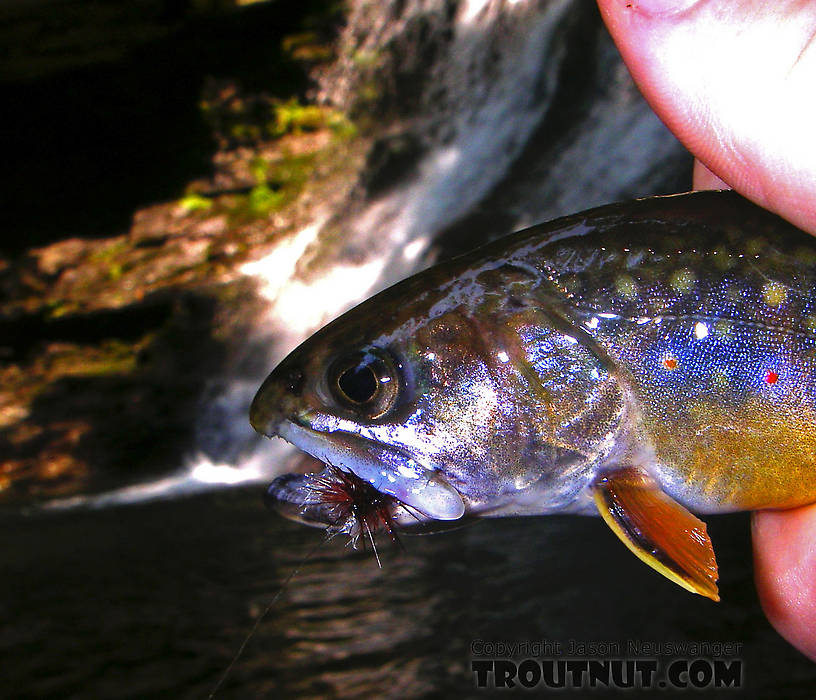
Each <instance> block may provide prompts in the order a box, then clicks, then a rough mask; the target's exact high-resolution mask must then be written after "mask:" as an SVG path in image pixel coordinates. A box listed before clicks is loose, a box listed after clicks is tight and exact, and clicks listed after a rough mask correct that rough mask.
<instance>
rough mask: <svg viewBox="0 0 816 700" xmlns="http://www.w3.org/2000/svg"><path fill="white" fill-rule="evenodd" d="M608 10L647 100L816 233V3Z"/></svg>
mask: <svg viewBox="0 0 816 700" xmlns="http://www.w3.org/2000/svg"><path fill="white" fill-rule="evenodd" d="M599 6H600V8H601V13H602V15H603V17H604V20H605V22H606V24H607V26H608V27H609V30H610V32H611V33H612V36H613V38H614V39H615V42H616V44H617V45H618V48H619V49H620V52H621V54H622V55H623V57H624V60H625V61H626V64H627V66H628V68H629V70H630V72H631V73H632V76H633V77H634V79H635V81H636V82H637V84H638V86H639V87H640V89H641V91H642V92H643V94H644V95H645V97H646V99H647V100H648V101H649V103H650V104H651V106H652V108H653V109H654V110H655V112H657V114H658V115H659V116H660V118H661V119H662V120H663V121H664V122H665V123H666V124H667V125H668V127H669V128H670V129H671V130H672V131H673V132H674V134H675V135H676V136H677V137H678V138H679V139H680V140H681V141H682V142H683V143H684V145H685V146H686V147H687V148H688V149H689V150H690V151H691V152H692V153H693V154H694V155H695V157H697V158H698V159H699V160H701V161H702V162H703V163H705V165H706V166H707V167H708V169H709V170H711V171H712V172H713V173H715V174H716V175H717V176H718V177H720V178H721V179H722V180H723V181H725V182H727V183H728V184H729V185H731V186H732V187H733V188H734V189H736V190H737V191H739V192H741V193H742V194H744V195H745V196H747V197H748V198H750V199H752V200H754V201H756V202H757V203H758V204H760V205H762V206H764V207H766V208H768V209H771V210H773V211H776V212H777V213H779V214H781V215H782V216H784V217H785V218H787V219H789V220H790V221H793V222H794V223H796V224H797V225H799V226H800V227H802V228H805V229H806V230H809V231H811V232H815V233H816V138H813V124H816V90H814V89H813V85H814V84H816V3H814V2H800V1H797V0H778V1H777V2H773V3H769V2H763V1H761V0H697V1H696V2H695V1H693V0H674V1H672V0H599Z"/></svg>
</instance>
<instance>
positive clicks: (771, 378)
mask: <svg viewBox="0 0 816 700" xmlns="http://www.w3.org/2000/svg"><path fill="white" fill-rule="evenodd" d="M778 380H779V375H778V374H777V373H776V372H774V371H773V370H772V369H769V370H768V371H767V372H765V383H766V384H776V382H777V381H778Z"/></svg>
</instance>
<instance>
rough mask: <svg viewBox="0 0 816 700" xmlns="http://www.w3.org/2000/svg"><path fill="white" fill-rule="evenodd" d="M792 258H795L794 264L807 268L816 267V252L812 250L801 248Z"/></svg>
mask: <svg viewBox="0 0 816 700" xmlns="http://www.w3.org/2000/svg"><path fill="white" fill-rule="evenodd" d="M793 256H794V257H795V258H796V262H800V263H802V264H804V265H809V266H810V265H816V250H813V249H812V248H805V247H804V246H801V247H799V248H797V249H796V251H795V252H794V253H793Z"/></svg>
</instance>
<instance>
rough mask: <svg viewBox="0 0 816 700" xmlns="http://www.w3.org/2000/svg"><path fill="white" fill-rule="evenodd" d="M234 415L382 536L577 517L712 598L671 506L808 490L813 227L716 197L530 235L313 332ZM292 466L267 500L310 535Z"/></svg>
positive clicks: (682, 519) (811, 493)
mask: <svg viewBox="0 0 816 700" xmlns="http://www.w3.org/2000/svg"><path fill="white" fill-rule="evenodd" d="M250 420H251V423H252V425H253V426H254V428H255V429H256V430H257V431H259V432H261V433H263V434H264V435H267V436H280V437H282V438H284V439H285V440H287V441H289V442H291V443H292V444H294V445H295V446H297V447H298V448H300V449H302V450H305V451H306V452H308V453H309V454H311V455H313V456H314V457H316V458H317V459H319V460H321V461H322V462H324V463H326V464H327V465H331V466H330V467H329V469H333V470H340V472H342V473H343V474H347V475H350V477H349V478H351V476H354V477H355V478H358V479H359V480H360V481H361V483H362V482H365V484H364V486H365V487H366V488H369V485H370V487H371V488H370V489H369V490H370V491H371V493H373V494H377V495H380V496H382V498H380V499H379V501H378V505H377V507H378V508H388V509H390V511H389V518H393V522H394V523H396V524H397V525H399V524H406V523H410V522H414V521H423V522H427V521H456V520H459V519H461V518H462V517H463V516H465V515H474V516H510V515H541V514H546V513H583V514H589V513H594V514H600V515H601V516H602V517H603V519H604V520H605V521H606V522H607V523H608V525H609V526H610V528H611V529H612V530H613V531H614V533H615V534H616V535H617V536H618V537H619V538H620V539H621V540H622V541H623V542H624V543H625V544H626V546H627V547H628V548H629V549H630V550H632V551H633V552H634V553H635V554H636V555H637V556H638V557H640V558H641V559H642V560H643V561H645V562H646V563H647V564H649V565H650V566H652V567H653V568H654V569H656V570H657V571H659V572H660V573H662V574H664V575H665V576H667V577H668V578H669V579H671V580H672V581H674V582H675V583H678V584H679V585H681V586H683V587H684V588H686V589H688V590H690V591H692V592H694V593H699V594H701V595H704V596H708V597H709V598H712V599H714V600H718V599H719V597H718V591H717V585H716V581H717V564H716V561H715V557H714V551H713V549H712V545H711V541H710V539H709V537H708V534H707V532H706V527H705V524H704V523H703V522H702V521H701V520H699V519H698V518H697V517H696V516H695V515H693V514H692V511H694V512H697V513H701V514H704V513H722V512H729V511H737V510H754V509H762V508H792V507H795V506H800V505H803V504H806V503H812V502H814V501H816V240H814V238H812V237H811V236H809V235H807V234H805V233H803V232H802V231H799V230H798V229H796V228H794V227H793V226H791V225H790V224H788V223H786V222H784V221H783V220H782V219H780V218H778V217H776V216H775V215H773V214H770V213H768V212H766V211H764V210H762V209H760V208H758V207H756V206H754V205H753V204H750V203H749V202H747V201H746V200H744V199H742V198H740V197H739V196H738V195H736V194H734V193H731V192H698V193H691V194H684V195H675V196H670V197H655V198H651V199H643V200H637V201H633V202H629V203H624V204H613V205H611V206H604V207H600V208H598V209H592V210H590V211H587V212H583V213H580V214H576V215H573V216H568V217H566V218H562V219H558V220H556V221H553V222H551V223H547V224H542V225H539V226H534V227H532V228H529V229H527V230H525V231H521V232H520V233H516V234H513V235H511V236H508V237H506V238H503V239H501V240H498V241H496V242H495V243H493V244H490V245H488V246H486V247H484V248H481V249H479V250H476V251H474V252H472V253H469V254H467V255H464V256H462V257H459V258H457V259H454V260H451V261H449V262H446V263H444V264H441V265H438V266H436V267H433V268H430V269H428V270H426V271H424V272H421V273H420V274H418V275H416V276H414V277H411V278H409V279H407V280H405V281H403V282H401V283H399V284H397V285H395V286H393V287H391V288H390V289H387V290H385V291H384V292H381V293H380V294H377V295H376V296H374V297H373V298H371V299H369V300H368V301H366V302H364V303H362V304H360V305H359V306H357V307H356V308H354V309H352V310H351V311H349V312H348V313H346V314H344V315H343V316H341V317H340V318H338V319H337V320H335V321H334V322H332V323H330V324H329V325H328V326H326V327H325V328H323V329H322V330H320V331H318V332H317V333H316V334H315V335H314V336H312V337H311V338H310V339H308V340H307V341H306V342H304V343H303V344H302V345H301V346H300V347H298V348H297V349H296V350H295V351H294V352H292V353H291V354H290V355H289V356H288V357H287V358H286V359H285V360H283V362H281V363H280V365H279V366H278V367H277V368H276V369H275V370H274V371H273V372H272V373H271V374H270V375H269V377H268V378H267V379H266V381H265V382H264V383H263V385H262V386H261V388H260V390H259V391H258V393H257V395H256V397H255V399H254V401H253V403H252V408H251V412H250ZM330 477H331V474H330V473H329V474H327V473H323V475H322V476H321V477H319V480H320V481H321V483H322V484H323V486H324V487H325V485H326V484H331V483H332V482H331V479H330ZM314 478H315V477H313V476H309V475H305V476H297V475H286V476H284V477H279V479H278V480H276V481H275V482H274V483H273V484H272V486H271V487H270V490H269V496H270V498H271V499H272V501H273V502H274V503H275V504H276V506H277V507H278V508H279V509H280V510H281V511H282V512H284V513H285V514H289V515H290V516H294V517H296V518H299V519H301V520H302V521H304V522H308V523H310V524H322V525H332V524H333V523H332V518H333V517H336V514H337V508H336V505H337V502H338V500H341V499H338V498H336V497H335V498H334V501H332V498H329V497H327V496H326V494H327V493H328V492H327V490H326V488H324V489H323V491H321V492H319V494H320V493H322V494H323V496H324V497H317V498H315V497H314V488H313V483H312V480H313V479H314ZM330 490H331V489H329V491H330ZM310 494H311V495H310ZM335 496H336V494H335ZM334 524H336V523H334Z"/></svg>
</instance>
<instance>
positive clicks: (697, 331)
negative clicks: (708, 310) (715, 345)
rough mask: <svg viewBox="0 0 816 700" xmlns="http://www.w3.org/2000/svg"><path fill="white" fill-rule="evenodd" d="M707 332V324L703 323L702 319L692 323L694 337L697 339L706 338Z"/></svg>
mask: <svg viewBox="0 0 816 700" xmlns="http://www.w3.org/2000/svg"><path fill="white" fill-rule="evenodd" d="M708 334H709V329H708V326H707V325H706V324H705V323H703V322H702V321H698V322H697V323H695V324H694V337H695V338H697V340H702V339H703V338H707V337H708Z"/></svg>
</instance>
